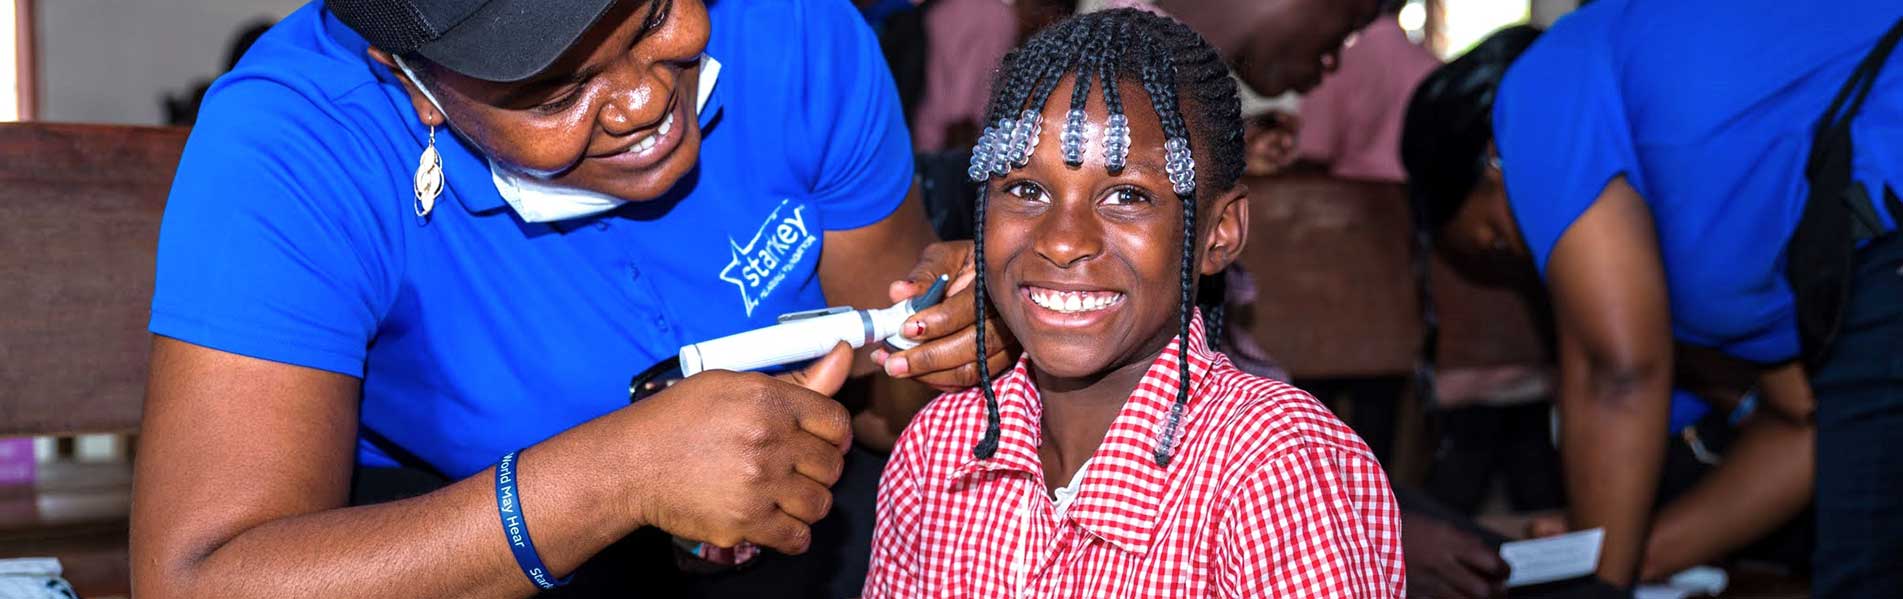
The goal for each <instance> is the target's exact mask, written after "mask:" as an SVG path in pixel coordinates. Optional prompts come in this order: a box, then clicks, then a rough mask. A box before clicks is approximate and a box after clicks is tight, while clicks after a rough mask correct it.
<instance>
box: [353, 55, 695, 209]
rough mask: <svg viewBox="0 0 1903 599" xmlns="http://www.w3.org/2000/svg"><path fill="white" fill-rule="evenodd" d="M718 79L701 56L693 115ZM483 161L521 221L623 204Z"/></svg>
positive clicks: (491, 160) (413, 75)
mask: <svg viewBox="0 0 1903 599" xmlns="http://www.w3.org/2000/svg"><path fill="white" fill-rule="evenodd" d="M391 58H394V59H395V60H396V66H397V68H399V69H402V70H403V74H405V75H409V77H410V81H413V82H417V81H422V79H419V78H417V76H416V73H415V72H414V71H411V70H410V65H408V64H405V63H404V62H403V59H402V58H397V57H394V56H393V57H391ZM719 76H720V63H719V62H718V61H715V60H714V59H713V58H712V57H709V56H707V55H705V54H703V55H701V57H700V85H699V89H697V90H695V91H696V93H697V94H698V95H697V97H696V98H695V100H694V102H695V104H694V112H695V114H699V112H700V110H701V109H702V108H706V107H707V98H708V97H710V96H712V95H713V91H714V81H715V80H716V79H718V78H719ZM416 88H417V89H418V90H421V91H422V92H423V97H424V98H427V99H428V100H429V102H430V105H432V106H435V107H436V111H437V112H438V113H441V114H443V115H444V119H445V120H447V119H448V115H449V113H448V112H447V111H444V110H443V104H442V103H441V102H437V101H436V95H435V94H432V93H430V91H429V88H427V87H423V85H422V84H421V83H418V84H417V86H416ZM485 159H487V160H488V161H489V177H490V179H493V180H494V181H495V185H496V193H499V194H501V195H502V201H505V202H508V203H509V207H510V208H513V209H515V213H516V215H518V216H521V217H522V220H524V221H528V222H532V223H546V222H554V221H560V220H568V219H571V218H580V217H584V216H593V215H596V214H601V213H603V212H607V211H609V210H614V209H615V208H619V207H620V206H621V204H622V202H625V201H626V200H622V199H621V198H617V197H614V196H610V195H607V194H604V193H597V192H593V191H588V190H585V189H575V188H573V187H566V186H562V185H556V184H553V183H549V182H548V181H547V179H546V178H543V177H537V176H535V175H534V174H531V173H524V172H520V171H518V170H517V169H513V168H510V167H508V166H507V165H504V164H502V163H500V162H496V161H495V159H494V158H488V157H485Z"/></svg>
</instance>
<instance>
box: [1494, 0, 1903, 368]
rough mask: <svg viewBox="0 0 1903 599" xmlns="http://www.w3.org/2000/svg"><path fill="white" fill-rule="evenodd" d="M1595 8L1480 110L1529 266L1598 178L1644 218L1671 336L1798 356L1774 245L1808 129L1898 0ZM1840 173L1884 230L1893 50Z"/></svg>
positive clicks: (1565, 25)
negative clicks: (1633, 197) (1650, 226)
mask: <svg viewBox="0 0 1903 599" xmlns="http://www.w3.org/2000/svg"><path fill="white" fill-rule="evenodd" d="M1827 4H1828V6H1827V7H1826V6H1824V5H1823V4H1819V3H1814V2H1792V1H1791V0H1650V1H1648V0H1598V1H1596V2H1593V3H1592V4H1589V5H1587V6H1585V7H1583V8H1581V9H1579V10H1578V11H1575V12H1574V13H1572V14H1570V15H1568V16H1566V17H1563V18H1561V19H1560V20H1559V22H1558V23H1556V24H1554V26H1553V27H1552V29H1551V30H1549V31H1547V32H1546V34H1545V35H1543V36H1541V37H1540V39H1539V40H1538V41H1536V42H1535V43H1534V44H1533V46H1532V47H1531V48H1529V49H1528V50H1527V51H1526V54H1525V55H1523V56H1521V57H1520V59H1519V60H1518V61H1516V62H1515V63H1514V65H1513V66H1512V68H1511V69H1509V70H1508V71H1507V74H1506V78H1505V79H1504V80H1503V81H1502V82H1501V85H1500V90H1499V93H1498V95H1497V96H1496V100H1495V103H1494V114H1493V118H1494V131H1495V141H1496V143H1497V145H1498V147H1499V151H1500V157H1501V160H1502V162H1503V164H1504V165H1505V166H1504V168H1503V172H1504V173H1505V175H1506V186H1507V197H1508V198H1509V201H1510V203H1511V204H1512V208H1513V213H1514V216H1515V218H1516V219H1518V221H1519V223H1520V228H1521V231H1522V232H1523V233H1524V234H1525V237H1526V242H1527V245H1528V246H1530V247H1531V249H1532V252H1533V255H1534V257H1535V259H1536V260H1537V262H1538V264H1539V266H1540V269H1541V271H1542V272H1544V271H1545V268H1546V262H1547V260H1548V258H1549V257H1550V256H1551V254H1552V250H1553V247H1554V245H1555V244H1557V243H1558V242H1559V239H1560V237H1561V236H1562V235H1564V233H1565V232H1566V229H1567V228H1568V227H1570V226H1571V225H1572V223H1573V221H1574V220H1576V219H1578V218H1579V215H1580V214H1582V213H1584V212H1585V210H1586V209H1587V208H1588V207H1590V206H1591V205H1592V203H1593V201H1594V200H1595V199H1597V198H1598V197H1599V193H1600V192H1601V191H1602V190H1603V189H1604V188H1605V186H1606V183H1607V182H1608V181H1610V180H1611V179H1613V178H1614V177H1616V176H1619V175H1624V176H1625V178H1626V181H1627V182H1628V183H1630V184H1631V185H1632V187H1633V189H1635V190H1637V191H1638V192H1639V194H1640V195H1642V196H1643V197H1644V198H1645V200H1646V202H1647V203H1648V204H1649V205H1650V207H1651V210H1652V217H1653V221H1654V224H1655V226H1656V228H1657V230H1658V240H1659V251H1660V254H1661V258H1662V260H1663V263H1664V267H1665V275H1666V279H1667V285H1668V291H1669V293H1670V297H1671V311H1672V328H1673V332H1674V334H1675V335H1676V337H1677V338H1678V339H1679V340H1680V341H1683V342H1686V343H1689V344H1692V345H1698V346H1705V347H1713V348H1718V349H1720V350H1723V351H1725V352H1727V353H1729V354H1731V355H1734V356H1736V357H1739V358H1743V359H1747V360H1753V361H1758V362H1776V361H1781V360H1785V359H1789V358H1793V357H1795V356H1797V354H1798V349H1799V348H1798V340H1797V324H1796V319H1795V311H1794V308H1793V305H1792V299H1791V293H1790V289H1789V287H1788V286H1787V285H1786V283H1785V281H1784V245H1785V242H1786V241H1787V240H1789V239H1790V236H1791V232H1792V231H1793V230H1795V228H1796V226H1797V222H1798V220H1799V218H1800V217H1801V216H1802V213H1803V206H1804V201H1805V197H1806V193H1807V192H1808V190H1809V184H1808V183H1806V181H1805V178H1804V162H1805V159H1806V157H1807V156H1808V154H1809V151H1810V146H1811V143H1810V142H1811V127H1812V125H1813V124H1814V123H1816V122H1817V119H1818V117H1819V116H1821V115H1822V114H1823V112H1824V109H1825V108H1826V107H1828V106H1829V104H1830V100H1831V97H1832V96H1833V95H1835V94H1836V92H1837V89H1838V88H1839V87H1841V86H1842V85H1843V83H1844V81H1845V80H1846V79H1848V78H1849V76H1850V71H1851V69H1852V68H1853V67H1854V66H1855V65H1856V63H1857V62H1859V61H1861V60H1862V59H1863V57H1864V55H1865V54H1867V53H1868V52H1869V51H1870V49H1871V48H1872V47H1873V46H1875V45H1876V41H1877V38H1878V37H1880V36H1882V35H1883V32H1884V31H1885V30H1887V29H1889V28H1890V26H1891V25H1892V24H1893V23H1895V22H1896V20H1897V19H1898V18H1899V17H1903V4H1898V3H1897V2H1896V0H1840V1H1835V2H1829V3H1827ZM1851 129H1852V131H1851V134H1852V136H1853V137H1854V138H1855V143H1856V158H1855V164H1854V167H1853V168H1854V173H1853V174H1854V176H1855V178H1856V180H1857V181H1858V182H1860V183H1862V184H1863V185H1864V187H1865V189H1866V191H1868V192H1869V194H1870V197H1871V198H1872V199H1873V200H1874V201H1875V203H1876V204H1877V211H1878V213H1879V217H1880V218H1881V219H1882V220H1883V222H1884V225H1885V226H1886V227H1888V228H1889V229H1892V230H1894V229H1895V228H1896V223H1897V220H1896V219H1897V217H1898V216H1899V215H1894V214H1889V213H1888V211H1886V210H1884V208H1883V206H1882V198H1883V195H1882V194H1883V193H1884V192H1885V188H1886V187H1889V188H1893V189H1896V190H1897V191H1898V192H1903V53H1897V54H1894V55H1892V56H1891V57H1890V60H1889V62H1888V65H1887V66H1886V67H1885V70H1884V72H1883V73H1882V75H1881V76H1880V77H1879V78H1878V79H1877V82H1876V85H1875V87H1874V88H1873V89H1872V91H1871V93H1870V97H1869V100H1868V101H1867V102H1866V103H1865V104H1864V106H1863V112H1862V114H1861V115H1860V116H1858V117H1857V119H1856V120H1855V121H1854V122H1853V125H1852V127H1851Z"/></svg>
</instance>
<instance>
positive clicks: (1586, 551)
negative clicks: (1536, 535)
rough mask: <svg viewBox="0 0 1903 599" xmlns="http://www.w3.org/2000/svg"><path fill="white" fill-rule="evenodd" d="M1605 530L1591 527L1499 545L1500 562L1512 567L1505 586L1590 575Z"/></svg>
mask: <svg viewBox="0 0 1903 599" xmlns="http://www.w3.org/2000/svg"><path fill="white" fill-rule="evenodd" d="M1605 538H1606V530H1605V529H1603V528H1594V529H1591V530H1582V531H1579V532H1571V533H1566V534H1563V535H1559V536H1555V537H1546V538H1544V539H1532V540H1528V541H1513V542H1511V543H1504V544H1502V545H1500V559H1504V560H1506V562H1507V565H1508V566H1512V567H1513V574H1512V575H1511V576H1508V577H1507V587H1509V588H1511V587H1519V586H1526V585H1530V584H1540V583H1545V582H1552V581H1555V580H1566V579H1568V578H1577V577H1580V576H1585V575H1587V574H1591V573H1592V572H1593V570H1595V569H1598V568H1599V547H1600V545H1601V544H1602V543H1603V542H1604V541H1605Z"/></svg>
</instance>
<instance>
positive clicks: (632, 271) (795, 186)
mask: <svg viewBox="0 0 1903 599" xmlns="http://www.w3.org/2000/svg"><path fill="white" fill-rule="evenodd" d="M708 12H709V18H710V19H711V21H712V29H713V32H712V37H711V39H710V41H709V42H708V47H707V54H708V56H710V57H712V58H714V59H715V60H718V61H719V62H720V63H721V65H722V68H721V69H720V73H719V76H718V78H717V82H716V83H715V85H714V88H713V93H712V96H711V98H710V99H709V100H708V103H707V105H706V106H705V107H704V108H703V110H702V113H701V118H700V121H701V125H702V127H703V129H704V141H703V142H702V145H701V150H700V157H699V163H698V166H697V167H696V168H695V170H694V171H692V172H691V173H690V174H689V175H688V176H687V177H685V178H684V179H683V180H682V181H681V182H680V183H679V184H678V185H676V186H675V188H674V189H673V190H672V191H670V192H669V193H668V194H667V195H665V196H664V197H662V198H660V199H656V200H653V201H649V202H644V203H638V204H628V205H625V206H623V207H622V208H620V209H617V210H615V211H613V212H610V213H607V214H604V215H601V216H597V217H589V218H582V219H575V220H569V221H562V222H557V223H551V224H535V223H527V222H524V221H523V220H522V219H521V218H520V217H519V216H518V215H516V214H515V212H514V211H513V210H512V209H511V208H509V207H508V206H507V204H505V203H504V201H503V200H502V198H501V196H500V195H499V194H498V193H497V192H496V188H495V185H494V182H493V181H492V180H491V177H490V173H489V167H488V166H487V163H486V162H485V160H484V159H483V158H482V157H481V156H480V155H478V154H477V153H476V152H474V151H473V148H472V147H470V146H468V145H465V144H464V143H463V141H461V140H460V139H458V138H457V137H456V136H454V135H450V134H448V133H447V131H438V135H437V136H436V140H437V147H438V149H439V151H440V152H441V153H442V156H443V158H442V160H443V170H444V171H445V174H446V176H447V188H448V189H447V190H446V191H445V192H444V194H443V196H442V197H441V198H439V199H438V201H437V205H436V208H435V210H434V212H432V213H431V215H430V217H429V218H428V219H427V220H425V219H419V218H417V217H416V216H415V215H414V214H413V213H412V211H411V207H410V204H411V201H412V193H411V173H412V172H413V170H414V169H415V168H416V161H417V156H418V154H419V153H420V152H421V151H422V149H423V147H424V144H425V141H426V139H427V137H428V130H427V129H426V128H424V127H423V126H422V125H421V124H420V123H419V122H418V120H417V116H416V112H415V109H414V108H413V106H412V104H411V103H410V99H409V97H408V96H407V95H406V94H405V93H404V92H403V90H402V88H401V87H400V86H399V85H398V83H397V82H396V81H395V80H394V79H393V78H392V76H391V74H390V72H389V70H388V69H386V68H384V67H383V66H382V65H379V64H376V63H374V62H372V61H371V60H370V59H369V57H368V56H367V55H366V54H365V50H366V48H367V44H366V42H365V41H364V39H363V38H362V37H361V36H359V35H357V34H356V33H355V32H353V31H352V30H351V29H350V28H349V27H347V26H345V25H343V24H342V23H341V22H339V21H338V20H337V19H336V17H334V16H333V15H332V14H331V13H330V12H329V11H327V10H325V9H324V6H323V5H322V2H321V1H320V2H313V3H312V4H310V5H308V6H305V7H304V8H303V9H301V10H299V11H297V12H296V13H294V14H292V15H291V16H290V17H288V18H286V19H285V20H284V21H283V22H281V23H279V24H278V25H277V26H276V27H275V28H273V29H272V30H271V31H270V32H269V33H267V34H265V35H264V37H262V38H261V39H259V40H258V42H257V44H256V45H254V46H253V47H252V48H251V50H250V51H249V53H248V54H247V55H246V56H245V58H244V60H243V61H242V62H241V63H240V64H239V65H238V67H237V69H235V70H233V71H232V72H231V73H230V74H228V75H226V76H225V77H223V78H221V79H220V80H219V81H218V82H217V83H216V84H215V85H213V86H212V88H211V91H210V92H209V93H208V94H207V95H206V98H205V106H204V110H203V112H202V113H201V116H200V119H199V121H198V125H197V127H196V128H195V129H194V130H193V131H192V135H191V138H190V141H189V142H188V143H187V144H186V148H185V154H184V157H183V159H182V160H181V162H180V164H179V169H178V176H177V180H176V181H175V182H174V183H173V188H172V193H171V198H170V201H169V203H168V204H167V206H166V212H165V218H164V224H163V228H162V230H161V232H160V236H159V250H158V278H157V287H156V290H155V292H154V294H153V299H152V321H151V330H152V332H153V333H155V334H158V335H163V336H166V337H172V338H176V339H179V340H182V341H185V342H188V343H192V344H196V345H201V346H205V347H209V348H212V349H217V350H222V351H226V352H232V353H236V354H241V355H245V356H251V357H256V358H262V359H265V360H271V361H276V362H282V363H287V364H294V365H298V366H304V367H309V368H315V369H321V370H327V371H331V372H337V373H341V374H346V375H350V376H353V377H360V378H361V379H362V381H363V386H362V388H363V391H362V393H363V401H362V411H361V426H360V431H361V432H360V437H359V442H358V459H359V462H360V464H363V465H367V466H390V465H395V464H398V463H403V464H406V465H413V466H425V467H431V468H434V469H436V470H438V471H440V472H442V473H443V474H446V475H449V476H453V477H463V476H467V475H470V474H472V473H474V472H477V471H479V470H480V469H482V468H484V467H486V466H487V465H489V464H490V463H492V462H493V461H494V460H495V459H496V458H498V457H499V456H501V455H502V454H503V453H506V452H508V451H510V450H513V449H517V448H520V447H524V446H528V445H531V444H534V443H536V442H539V441H541V440H543V439H546V438H548V437H550V436H553V435H555V434H557V433H560V432H562V431H564V430H567V429H569V428H571V427H573V426H575V425H578V424H580V423H582V422H584V421H586V420H589V419H591V418H594V417H596V416H600V415H602V414H605V413H607V412H609V411H612V410H614V409H616V408H619V407H622V406H625V405H627V402H628V389H627V385H628V379H629V378H630V377H632V376H633V375H634V374H635V373H636V372H638V371H640V370H642V369H643V368H646V367H647V366H649V365H650V364H652V363H654V362H656V361H658V360H661V359H663V358H665V357H668V356H672V355H673V354H674V353H675V352H676V351H677V350H678V349H679V348H680V346H681V345H683V344H685V343H689V342H694V341H699V340H704V339H708V338H712V337H717V336H721V335H726V334H730V333H734V332H737V331H741V330H745V329H748V328H752V327H757V326H763V325H767V324H771V323H772V322H774V319H775V317H776V316H777V315H779V314H781V313H785V312H792V311H797V310H806V309H812V308H816V307H821V306H824V305H825V298H824V297H823V296H822V294H821V291H820V284H819V278H818V276H817V270H816V267H817V266H818V264H819V262H820V259H821V255H822V253H823V250H824V240H823V238H824V235H825V233H826V232H827V231H834V230H842V229H853V228H858V227H862V226H866V225H869V224H872V223H875V222H877V221H879V220H881V219H883V218H884V217H886V216H887V215H888V214H890V213H891V212H892V211H893V210H894V209H895V208H897V206H898V204H899V202H901V201H902V199H903V198H904V196H905V194H906V191H907V190H908V188H909V187H910V185H911V179H912V162H911V153H910V145H911V144H910V140H909V138H908V136H907V133H906V130H905V125H904V121H903V117H902V115H901V114H900V109H899V105H898V98H897V95H896V92H895V91H894V88H893V84H892V81H891V75H890V72H889V71H888V70H887V68H886V66H885V63H884V60H883V58H881V55H880V53H879V48H878V46H877V43H876V41H875V40H874V39H873V37H872V35H871V32H870V31H869V30H868V29H867V27H866V24H865V21H864V20H863V19H862V18H861V17H860V16H859V14H858V13H857V12H856V11H855V10H854V8H853V6H852V4H851V3H849V2H847V1H846V0H718V1H717V2H710V3H709V7H708Z"/></svg>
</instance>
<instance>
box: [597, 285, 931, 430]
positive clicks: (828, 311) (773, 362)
mask: <svg viewBox="0 0 1903 599" xmlns="http://www.w3.org/2000/svg"><path fill="white" fill-rule="evenodd" d="M950 280H951V277H950V276H947V275H939V277H938V279H936V280H934V281H932V286H931V288H929V289H926V290H925V293H923V294H920V295H919V296H917V297H914V298H911V299H907V300H904V301H900V302H899V303H897V304H893V305H892V307H890V308H882V309H875V310H855V309H853V308H851V307H849V306H836V307H832V308H822V309H819V310H808V311H805V312H794V313H791V314H783V315H781V316H780V318H779V324H775V325H773V326H769V327H765V328H760V329H754V330H751V331H746V332H743V333H735V334H732V335H728V336H726V337H721V338H719V339H711V340H707V341H702V342H699V343H690V344H688V345H684V346H682V347H681V352H680V354H679V355H678V356H676V357H673V358H669V359H666V360H662V361H661V363H659V364H655V365H654V366H652V367H649V368H648V369H647V370H644V371H642V372H641V374H637V375H635V376H634V380H632V381H629V383H628V398H629V400H631V401H632V400H638V399H640V398H642V397H645V396H647V395H648V394H650V393H653V392H655V391H658V390H660V389H662V388H665V387H666V382H667V380H668V379H679V378H686V377H690V376H694V375H696V374H699V373H701V372H702V371H707V370H734V371H748V370H759V369H762V368H769V367H773V366H780V365H783V364H791V363H794V362H800V361H804V360H811V359H814V358H818V357H820V356H824V355H826V353H827V352H830V351H832V349H833V347H834V346H836V345H838V344H839V342H841V341H844V342H846V344H847V345H851V346H852V347H854V348H859V347H865V345H866V344H868V343H872V342H874V341H884V342H885V343H886V345H888V346H891V347H892V348H894V349H899V350H905V349H911V348H912V347H914V346H916V345H918V342H916V341H912V340H910V339H906V338H905V336H904V335H901V334H900V331H901V329H902V328H903V327H904V326H905V319H907V318H910V317H911V316H912V315H913V314H917V313H918V312H919V311H920V310H924V309H926V308H930V307H932V306H935V305H938V302H939V301H941V300H943V299H944V298H945V285H946V283H947V282H948V281H950ZM664 375H665V376H664Z"/></svg>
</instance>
